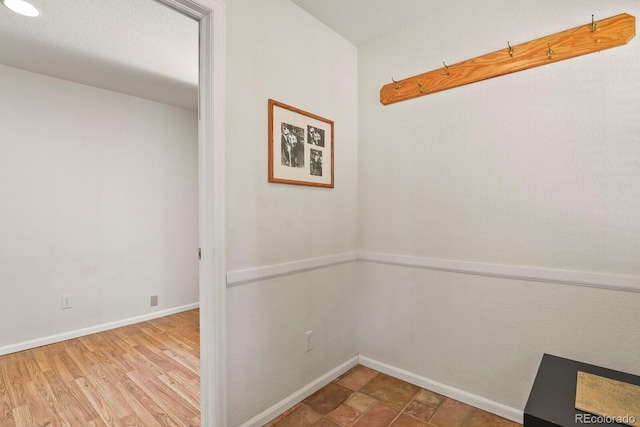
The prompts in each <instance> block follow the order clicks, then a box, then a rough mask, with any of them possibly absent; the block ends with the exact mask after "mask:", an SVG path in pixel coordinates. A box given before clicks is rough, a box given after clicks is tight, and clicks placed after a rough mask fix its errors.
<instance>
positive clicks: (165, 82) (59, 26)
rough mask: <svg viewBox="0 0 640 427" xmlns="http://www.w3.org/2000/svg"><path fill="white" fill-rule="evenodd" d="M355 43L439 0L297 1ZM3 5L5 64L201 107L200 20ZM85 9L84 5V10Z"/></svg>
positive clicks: (121, 7) (45, 0)
mask: <svg viewBox="0 0 640 427" xmlns="http://www.w3.org/2000/svg"><path fill="white" fill-rule="evenodd" d="M292 1H293V2H294V3H296V4H297V5H298V6H300V7H301V8H303V9H304V10H306V11H307V12H308V13H310V14H311V15H313V16H315V17H316V18H317V19H318V20H320V21H321V22H323V23H324V24H326V25H327V26H329V27H330V28H332V29H333V30H334V31H336V32H337V33H338V34H340V35H342V36H343V37H345V38H346V39H347V40H349V41H350V42H351V43H353V44H354V45H360V44H362V43H365V42H367V41H368V40H371V39H374V38H376V37H379V36H380V35H382V34H384V33H387V32H390V31H393V30H395V29H396V28H398V27H401V26H402V25H405V24H407V23H409V22H412V21H416V20H419V19H420V18H421V17H423V16H425V15H427V14H429V13H434V6H435V5H437V4H438V3H443V2H437V1H434V0H292ZM31 3H33V4H34V5H35V6H36V7H37V8H38V9H39V10H40V12H41V14H40V16H39V17H38V18H26V17H23V16H20V15H16V14H15V13H13V12H11V11H10V10H9V9H7V8H6V7H4V6H1V5H0V40H2V42H1V43H0V64H4V65H8V66H12V67H16V68H21V69H24V70H28V71H32V72H36V73H40V74H46V75H50V76H53V77H58V78H61V79H65V80H70V81H75V82H77V83H82V84H87V85H91V86H96V87H99V88H103V89H107V90H113V91H116V92H122V93H127V94H130V95H134V96H139V97H142V98H147V99H151V100H154V101H158V102H163V103H166V104H170V105H176V106H179V107H182V108H189V109H192V110H195V109H196V108H197V98H198V97H197V91H198V88H197V85H198V23H197V22H196V21H195V20H192V19H191V18H188V17H186V16H184V15H181V14H180V13H178V12H175V11H174V10H171V9H170V8H167V7H165V6H164V5H162V4H160V3H158V2H156V1H154V0H83V1H79V0H31ZM80 7H82V8H80Z"/></svg>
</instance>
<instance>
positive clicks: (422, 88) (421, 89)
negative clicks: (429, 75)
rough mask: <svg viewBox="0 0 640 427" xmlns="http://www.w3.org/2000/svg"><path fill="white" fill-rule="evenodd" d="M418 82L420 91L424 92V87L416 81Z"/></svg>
mask: <svg viewBox="0 0 640 427" xmlns="http://www.w3.org/2000/svg"><path fill="white" fill-rule="evenodd" d="M416 83H417V84H418V86H420V93H422V92H424V87H423V86H422V84H421V83H420V82H416Z"/></svg>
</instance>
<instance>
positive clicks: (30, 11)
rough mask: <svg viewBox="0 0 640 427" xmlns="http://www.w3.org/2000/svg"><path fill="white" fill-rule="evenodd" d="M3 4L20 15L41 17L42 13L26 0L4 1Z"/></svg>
mask: <svg viewBox="0 0 640 427" xmlns="http://www.w3.org/2000/svg"><path fill="white" fill-rule="evenodd" d="M2 3H3V4H4V5H5V6H7V7H8V8H9V9H11V10H13V11H14V12H15V13H19V14H20V15H24V16H31V17H33V16H38V15H40V11H39V10H38V9H36V8H35V7H34V6H33V5H32V4H30V3H27V2H26V1H24V0H2Z"/></svg>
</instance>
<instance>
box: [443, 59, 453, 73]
mask: <svg viewBox="0 0 640 427" xmlns="http://www.w3.org/2000/svg"><path fill="white" fill-rule="evenodd" d="M442 65H444V68H445V73H447V76H448V75H449V73H450V72H451V71H449V66H448V65H447V64H445V63H444V61H442Z"/></svg>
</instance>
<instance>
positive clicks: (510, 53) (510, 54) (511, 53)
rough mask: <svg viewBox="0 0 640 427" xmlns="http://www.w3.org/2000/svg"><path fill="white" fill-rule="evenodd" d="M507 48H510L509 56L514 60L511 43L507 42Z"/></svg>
mask: <svg viewBox="0 0 640 427" xmlns="http://www.w3.org/2000/svg"><path fill="white" fill-rule="evenodd" d="M507 46H509V56H510V57H512V58H513V48H512V47H511V45H510V44H509V42H507Z"/></svg>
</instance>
